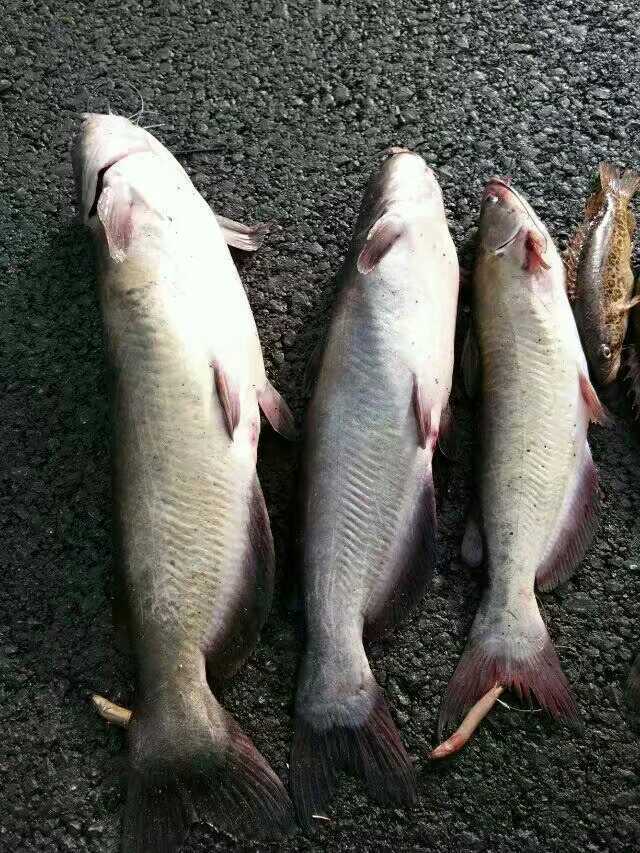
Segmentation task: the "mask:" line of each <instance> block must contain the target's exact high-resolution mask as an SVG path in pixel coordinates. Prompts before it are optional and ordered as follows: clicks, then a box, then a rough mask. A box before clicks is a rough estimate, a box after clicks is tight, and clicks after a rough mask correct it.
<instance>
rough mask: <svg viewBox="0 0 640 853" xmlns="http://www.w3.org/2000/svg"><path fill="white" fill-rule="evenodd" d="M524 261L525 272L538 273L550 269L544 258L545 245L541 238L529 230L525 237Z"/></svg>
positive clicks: (535, 232)
mask: <svg viewBox="0 0 640 853" xmlns="http://www.w3.org/2000/svg"><path fill="white" fill-rule="evenodd" d="M524 245H525V251H526V260H525V264H524V268H525V270H526V271H527V272H533V273H535V272H540V270H548V269H550V264H549V262H548V261H547V259H546V257H545V250H546V245H545V241H544V239H543V238H542V236H541V235H540V234H539V233H538V232H537V231H534V230H533V229H531V230H530V231H529V233H528V234H527V236H526V237H525V244H524Z"/></svg>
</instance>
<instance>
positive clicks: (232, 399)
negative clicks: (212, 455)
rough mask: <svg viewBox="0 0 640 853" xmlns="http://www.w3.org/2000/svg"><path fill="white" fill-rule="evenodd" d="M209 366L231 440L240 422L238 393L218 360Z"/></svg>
mask: <svg viewBox="0 0 640 853" xmlns="http://www.w3.org/2000/svg"><path fill="white" fill-rule="evenodd" d="M211 367H212V368H213V375H214V379H215V384H216V391H217V392H218V400H219V401H220V405H221V406H222V415H223V417H224V422H225V425H226V427H227V432H228V433H229V438H230V439H231V440H232V441H233V433H234V432H235V429H236V427H237V426H238V424H239V423H240V394H239V392H238V389H237V388H236V387H235V385H234V384H233V382H232V380H231V379H230V377H229V376H228V374H227V373H226V372H225V371H224V369H223V368H222V367H221V365H220V364H219V363H218V362H213V364H212V365H211Z"/></svg>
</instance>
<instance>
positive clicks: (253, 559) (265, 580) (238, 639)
mask: <svg viewBox="0 0 640 853" xmlns="http://www.w3.org/2000/svg"><path fill="white" fill-rule="evenodd" d="M274 573H275V554H274V550H273V537H272V535H271V525H270V524H269V515H268V514H267V507H266V504H265V501H264V495H263V493H262V488H261V486H260V483H259V481H258V478H257V476H256V478H255V481H254V484H253V490H252V492H251V495H250V507H249V527H248V541H247V545H246V549H245V554H244V562H243V565H242V569H241V572H240V576H241V577H242V589H241V592H240V594H239V595H238V597H237V599H236V601H235V602H234V606H233V608H232V610H231V612H230V613H229V614H228V616H227V619H226V631H225V632H224V633H223V635H222V636H220V637H218V638H217V640H216V642H215V644H214V645H212V646H211V647H210V648H209V649H207V650H206V659H207V669H208V672H209V677H210V680H211V681H212V682H213V683H214V684H218V683H219V682H224V681H225V680H226V679H227V678H230V677H231V676H232V675H233V674H234V673H235V672H236V671H237V670H238V669H239V668H240V667H241V666H242V664H243V663H244V661H245V659H246V658H247V657H248V655H250V654H251V652H252V651H253V648H254V646H255V644H256V642H257V639H258V635H259V634H260V631H261V629H262V626H263V625H264V623H265V620H266V618H267V615H268V613H269V610H270V609H271V601H272V598H273V583H274Z"/></svg>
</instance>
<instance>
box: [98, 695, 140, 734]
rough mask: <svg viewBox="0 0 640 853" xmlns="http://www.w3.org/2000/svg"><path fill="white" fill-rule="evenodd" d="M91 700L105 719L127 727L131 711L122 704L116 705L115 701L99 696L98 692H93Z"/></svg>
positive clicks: (124, 727) (121, 726)
mask: <svg viewBox="0 0 640 853" xmlns="http://www.w3.org/2000/svg"><path fill="white" fill-rule="evenodd" d="M91 701H92V702H93V704H94V705H95V706H96V709H97V711H98V713H99V714H100V716H101V717H102V719H103V720H106V721H107V722H108V723H113V724H114V726H120V728H123V729H126V728H127V726H128V725H129V721H130V720H131V711H129V710H128V709H127V708H122V707H121V706H120V705H115V704H114V703H113V702H109V700H108V699H105V698H104V696H98V694H97V693H94V694H93V696H92V697H91Z"/></svg>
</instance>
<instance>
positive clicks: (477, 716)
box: [431, 684, 504, 758]
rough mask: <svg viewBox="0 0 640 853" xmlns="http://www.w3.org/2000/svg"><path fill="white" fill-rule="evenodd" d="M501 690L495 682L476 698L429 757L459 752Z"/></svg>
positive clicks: (500, 686) (443, 756) (441, 756)
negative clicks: (448, 735)
mask: <svg viewBox="0 0 640 853" xmlns="http://www.w3.org/2000/svg"><path fill="white" fill-rule="evenodd" d="M503 690H504V687H503V686H502V685H501V684H496V686H495V687H492V688H491V690H489V691H488V692H487V693H485V695H484V696H483V697H482V699H478V701H477V702H476V704H475V705H474V706H473V708H472V709H471V710H470V711H469V713H468V714H467V716H466V717H465V718H464V720H463V721H462V723H461V724H460V726H459V727H458V728H457V729H456V730H455V732H454V733H453V734H452V735H451V736H450V737H449V738H447V740H445V741H444V743H441V744H440V745H439V746H437V747H436V748H435V749H434V750H433V752H432V753H431V758H448V757H449V756H450V755H455V753H456V752H460V750H461V749H462V747H463V746H464V745H465V744H466V743H467V742H468V741H469V740H470V739H471V737H472V735H473V733H474V732H475V730H476V729H477V728H478V726H479V725H480V723H481V722H482V721H483V719H484V718H485V717H486V716H487V714H488V713H489V711H490V710H491V709H492V708H493V706H494V705H495V704H496V702H497V701H498V699H499V698H500V694H501V693H502V692H503Z"/></svg>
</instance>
